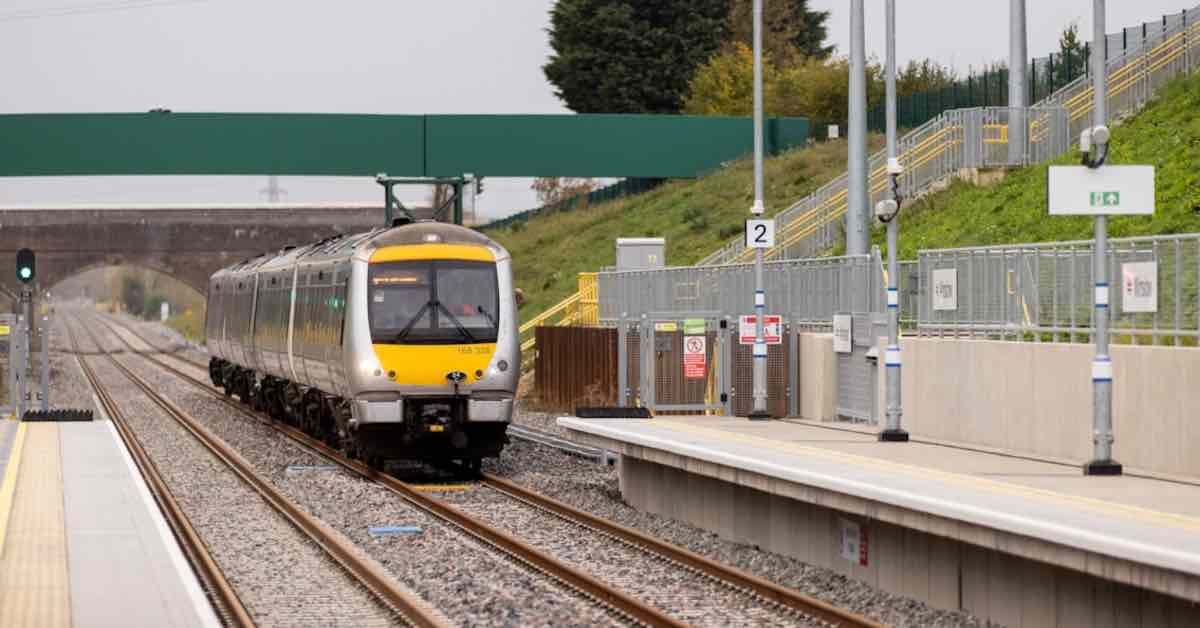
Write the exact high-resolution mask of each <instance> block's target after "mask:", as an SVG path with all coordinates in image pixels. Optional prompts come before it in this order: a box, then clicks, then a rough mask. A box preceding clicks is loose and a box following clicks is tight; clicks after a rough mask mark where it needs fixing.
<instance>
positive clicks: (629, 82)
mask: <svg viewBox="0 0 1200 628" xmlns="http://www.w3.org/2000/svg"><path fill="white" fill-rule="evenodd" d="M728 24H729V0H654V1H653V2H645V1H642V0H557V2H555V4H554V8H553V9H551V11H550V29H549V33H550V47H551V49H552V50H553V54H551V56H550V61H549V62H548V63H547V64H546V65H545V66H543V68H542V70H543V72H545V74H546V79H547V80H549V81H550V83H551V84H553V85H554V87H555V95H557V96H558V97H559V98H560V99H562V101H563V102H564V103H566V105H567V107H569V108H570V109H571V110H572V111H575V112H577V113H678V112H679V109H680V107H681V106H682V105H683V97H684V95H685V94H686V93H687V89H688V82H689V81H690V80H691V78H692V74H693V72H694V71H695V70H696V68H697V67H699V66H700V65H702V64H703V63H705V62H707V61H708V59H709V57H711V56H712V55H713V53H715V52H716V51H717V50H718V49H719V48H720V47H721V44H722V42H724V41H725V40H726V38H727V36H728Z"/></svg>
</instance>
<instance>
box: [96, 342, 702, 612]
mask: <svg viewBox="0 0 1200 628" xmlns="http://www.w3.org/2000/svg"><path fill="white" fill-rule="evenodd" d="M101 322H102V323H103V324H106V325H107V322H106V321H103V320H102V321H101ZM130 331H131V332H132V333H134V335H135V336H138V334H137V332H135V331H133V330H130ZM115 335H116V336H117V338H118V339H119V340H120V341H121V342H122V343H123V344H125V346H126V347H128V348H129V349H130V350H133V351H134V352H135V353H138V354H139V355H140V356H141V357H143V358H145V359H146V360H148V361H150V362H151V363H153V364H155V365H157V366H159V367H161V368H163V369H164V370H166V371H168V372H170V373H172V374H174V375H175V376H177V377H179V378H181V379H183V380H184V381H187V382H190V383H191V384H193V385H195V386H196V387H197V388H200V389H201V390H203V391H205V392H206V393H207V394H209V395H210V396H212V397H213V398H214V399H218V400H220V401H221V402H222V403H224V404H226V405H227V406H229V407H231V408H233V409H235V410H237V411H238V412H240V413H242V414H243V415H245V416H247V417H250V418H251V419H254V420H256V421H259V422H261V423H263V424H265V425H268V426H270V427H271V428H273V429H275V430H276V431H278V432H279V433H281V434H283V435H285V436H287V437H288V438H290V439H292V440H293V441H295V442H297V443H298V444H300V445H301V446H303V447H305V448H306V449H309V450H311V451H313V452H316V453H317V454H319V455H321V456H324V457H326V458H328V459H330V460H332V461H333V462H335V463H337V464H338V465H340V466H342V467H343V468H345V469H347V470H349V471H351V472H353V473H356V474H358V475H360V476H362V477H364V478H366V479H369V480H372V481H374V482H376V483H377V484H379V485H380V486H383V487H385V488H387V489H389V490H391V491H393V492H394V493H396V494H398V495H400V496H401V497H403V498H404V499H405V500H406V501H408V502H409V503H410V504H412V505H414V506H415V507H417V508H419V509H421V510H423V511H425V512H427V513H429V514H431V515H433V516H434V517H436V518H437V519H440V520H442V521H445V522H448V523H450V524H451V525H453V526H454V527H456V528H458V529H460V530H462V531H463V532H465V533H467V534H469V535H470V536H472V537H474V538H476V539H479V540H480V541H482V542H484V543H485V544H487V545H489V546H491V547H495V548H497V549H499V550H500V551H502V552H503V553H505V554H506V555H508V556H511V557H512V558H514V559H515V560H517V561H518V562H520V563H522V564H525V565H528V566H530V567H532V568H534V569H535V570H537V571H539V572H542V573H544V574H546V575H548V576H550V577H551V578H554V579H555V580H558V581H559V582H562V583H563V584H566V585H567V586H569V587H571V588H573V589H575V590H577V591H579V592H581V593H583V594H584V595H586V596H588V597H590V598H592V599H595V600H597V601H599V602H600V603H601V604H604V605H606V606H608V607H609V608H611V609H613V610H614V611H615V612H617V613H619V614H620V615H623V616H625V617H628V618H629V619H632V620H633V621H635V622H638V623H641V624H644V625H647V626H656V627H657V626H664V627H672V628H682V627H684V626H686V625H687V624H685V623H683V622H680V621H679V620H677V619H675V618H673V617H671V616H669V615H667V614H666V613H664V612H662V611H661V610H659V609H657V608H654V607H652V606H650V605H648V604H646V603H645V602H642V601H641V600H638V599H637V598H634V597H632V596H630V595H628V594H626V593H624V592H622V591H619V590H617V589H615V588H613V587H611V586H610V585H608V584H606V583H604V582H603V581H601V580H599V579H597V578H595V577H594V576H592V575H591V574H588V573H586V572H584V571H581V570H579V569H576V568H574V567H571V566H569V565H567V564H565V563H562V562H561V561H559V560H557V559H555V558H553V557H552V556H550V555H549V554H547V553H545V552H542V551H541V550H538V549H536V548H534V547H533V546H531V545H529V544H527V543H525V542H524V541H521V540H520V539H518V538H517V537H515V536H513V535H511V534H508V533H507V532H504V531H502V530H500V529H498V528H494V527H492V526H489V525H488V524H486V523H484V522H483V521H482V520H480V519H478V518H476V517H473V516H471V515H468V514H467V513H465V512H463V511H461V510H458V509H457V508H455V507H453V506H451V505H449V504H447V503H446V502H443V501H441V500H439V499H436V498H434V497H432V496H430V495H426V494H425V493H422V492H420V491H418V490H416V489H415V488H413V487H412V486H410V485H409V484H408V483H406V482H402V481H400V480H397V479H396V478H393V477H391V476H389V475H386V474H384V473H381V472H379V471H376V470H375V469H371V468H370V467H368V466H366V465H365V464H363V463H361V462H358V461H355V460H350V459H348V458H346V457H345V456H344V455H343V454H342V453H341V452H340V451H338V450H335V449H333V448H332V447H330V446H328V445H326V444H325V443H323V442H321V441H318V440H316V439H314V438H312V437H311V436H309V435H308V434H305V433H304V432H301V431H300V430H297V429H295V428H293V427H291V426H287V425H281V424H279V423H278V422H276V421H272V420H269V419H267V418H265V417H263V416H260V415H259V414H258V413H256V412H253V411H251V410H250V409H248V408H246V407H244V406H243V405H242V404H240V403H238V402H236V401H234V400H232V399H230V398H228V397H226V396H225V395H223V394H221V393H219V392H217V390H216V389H215V388H213V387H212V386H209V385H208V384H207V383H205V382H203V381H200V380H198V379H196V378H195V377H193V376H191V375H189V374H187V373H184V372H183V371H180V370H179V369H176V368H175V367H173V366H171V365H169V364H167V363H165V362H163V361H161V360H158V359H157V358H155V357H154V356H152V355H149V354H147V353H142V352H137V351H136V350H134V348H133V346H132V345H131V344H130V343H129V341H128V339H126V338H124V337H122V336H121V335H120V334H115ZM138 338H139V340H141V341H142V342H144V343H146V344H148V345H149V344H150V343H149V342H147V341H146V340H145V339H144V338H141V337H140V336H138ZM151 346H153V345H151ZM164 355H171V354H164ZM178 359H180V360H184V361H187V360H186V359H185V358H178ZM188 362H189V363H190V361H188Z"/></svg>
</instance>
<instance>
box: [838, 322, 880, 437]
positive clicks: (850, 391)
mask: <svg viewBox="0 0 1200 628" xmlns="http://www.w3.org/2000/svg"><path fill="white" fill-rule="evenodd" d="M851 321H852V322H851V334H850V341H851V351H850V353H839V354H837V378H838V379H837V382H838V385H837V388H838V396H837V414H838V416H839V417H841V418H845V419H849V420H851V421H861V422H866V423H875V422H876V416H875V413H876V410H875V395H876V388H877V386H878V383H877V379H876V376H877V372H876V371H877V368H878V355H876V352H877V349H876V348H875V342H876V333H875V325H874V322H873V316H872V315H871V314H853V315H851Z"/></svg>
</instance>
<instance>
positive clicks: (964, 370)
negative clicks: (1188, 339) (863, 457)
mask: <svg viewBox="0 0 1200 628" xmlns="http://www.w3.org/2000/svg"><path fill="white" fill-rule="evenodd" d="M902 349H903V355H904V385H903V391H902V394H903V403H904V418H903V421H904V427H905V428H906V429H907V430H909V431H910V432H911V433H912V434H914V435H917V436H922V437H927V438H934V439H940V440H946V441H955V442H961V443H969V444H974V445H981V446H985V447H994V448H1001V449H1008V450H1012V451H1016V452H1025V453H1029V454H1034V455H1043V456H1049V457H1054V458H1064V459H1069V460H1077V461H1084V460H1087V459H1089V458H1090V457H1091V453H1092V437H1091V433H1092V382H1091V374H1090V373H1091V372H1090V364H1091V359H1092V353H1093V348H1092V346H1091V345H1084V344H1062V343H1019V342H1000V341H986V340H952V339H935V338H909V339H905V340H903V342H902ZM1112 357H1113V370H1114V373H1113V382H1114V391H1113V424H1114V431H1115V437H1116V442H1115V444H1114V446H1113V452H1114V456H1115V457H1116V459H1117V460H1119V461H1120V462H1121V463H1123V464H1124V465H1125V466H1127V467H1131V468H1136V469H1141V470H1146V471H1153V472H1157V473H1163V474H1169V475H1178V476H1188V477H1200V456H1196V455H1195V452H1196V451H1200V421H1197V420H1196V417H1197V416H1200V385H1197V383H1196V380H1195V378H1196V374H1198V373H1200V351H1197V350H1195V349H1186V348H1170V347H1135V346H1128V345H1114V346H1113V349H1112ZM879 375H880V376H879V381H878V385H879V391H880V393H879V395H878V399H879V400H880V408H879V413H880V416H883V405H882V404H883V399H884V394H883V390H884V388H883V386H884V373H883V369H880V373H879Z"/></svg>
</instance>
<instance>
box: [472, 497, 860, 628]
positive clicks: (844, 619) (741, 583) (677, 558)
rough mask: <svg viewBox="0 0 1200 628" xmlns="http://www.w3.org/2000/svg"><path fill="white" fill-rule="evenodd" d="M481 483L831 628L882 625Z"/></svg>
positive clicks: (574, 511) (598, 520)
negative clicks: (837, 627) (821, 622)
mask: <svg viewBox="0 0 1200 628" xmlns="http://www.w3.org/2000/svg"><path fill="white" fill-rule="evenodd" d="M483 483H484V485H485V486H488V487H489V488H491V489H493V490H496V491H499V492H500V493H504V494H506V495H508V496H509V497H512V498H513V499H516V500H518V501H523V502H526V503H528V504H529V505H531V506H533V507H535V508H538V509H541V510H545V511H548V512H550V513H552V514H555V515H557V516H559V517H561V518H563V519H566V520H568V521H571V522H572V523H576V524H579V525H583V526H584V527H588V528H591V529H594V530H597V531H599V532H601V533H603V534H606V535H609V536H612V537H616V538H618V539H620V540H622V541H624V542H625V543H627V544H629V545H632V546H633V547H636V548H638V549H641V550H643V551H646V552H650V553H654V554H658V555H660V556H662V557H664V558H666V559H667V560H670V561H672V562H675V563H678V564H681V565H684V566H685V567H687V568H689V569H692V570H695V571H697V572H700V573H702V574H704V575H706V576H709V577H711V578H714V579H716V580H718V581H721V582H723V583H726V584H729V585H732V586H733V587H736V588H741V589H744V590H748V591H751V592H753V593H754V594H755V595H757V596H759V597H761V598H763V599H765V600H768V601H770V602H774V603H775V604H778V605H780V606H783V607H786V608H789V609H791V610H794V611H797V612H799V613H801V614H803V615H806V616H808V617H812V618H815V619H819V620H821V621H824V622H826V623H829V624H830V625H833V626H847V627H849V626H854V627H861V628H868V627H870V628H882V626H883V624H880V623H878V622H875V621H873V620H870V619H868V618H866V617H863V616H861V615H858V614H855V613H851V612H849V611H846V610H843V609H840V608H838V607H836V606H833V605H832V604H829V603H828V602H824V601H822V600H819V599H817V598H814V597H811V596H807V595H804V594H802V593H800V592H798V591H793V590H791V589H788V588H786V587H783V586H780V585H778V584H775V583H774V582H771V581H769V580H766V579H764V578H760V577H758V576H754V575H751V574H748V573H746V572H744V571H741V570H739V569H735V568H733V567H730V566H728V565H723V564H721V563H719V562H717V561H714V560H712V559H710V558H706V557H704V556H701V555H699V554H697V553H695V552H692V551H690V550H687V549H684V548H681V547H678V546H676V545H672V544H671V543H667V542H665V541H662V540H660V539H657V538H655V537H652V536H650V535H648V534H645V533H643V532H640V531H638V530H634V529H633V528H628V527H625V526H622V525H619V524H616V523H613V522H611V521H609V520H607V519H604V518H602V517H598V516H596V515H594V514H592V513H590V512H586V511H583V510H580V509H578V508H575V507H574V506H570V505H568V504H564V503H563V502H560V501H558V500H556V499H553V498H551V497H547V496H545V495H542V494H539V493H535V492H533V491H531V490H529V489H527V488H525V487H522V486H520V485H518V484H515V483H513V482H511V481H509V480H505V479H504V478H501V477H497V476H495V475H493V474H490V473H484V474H483Z"/></svg>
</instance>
